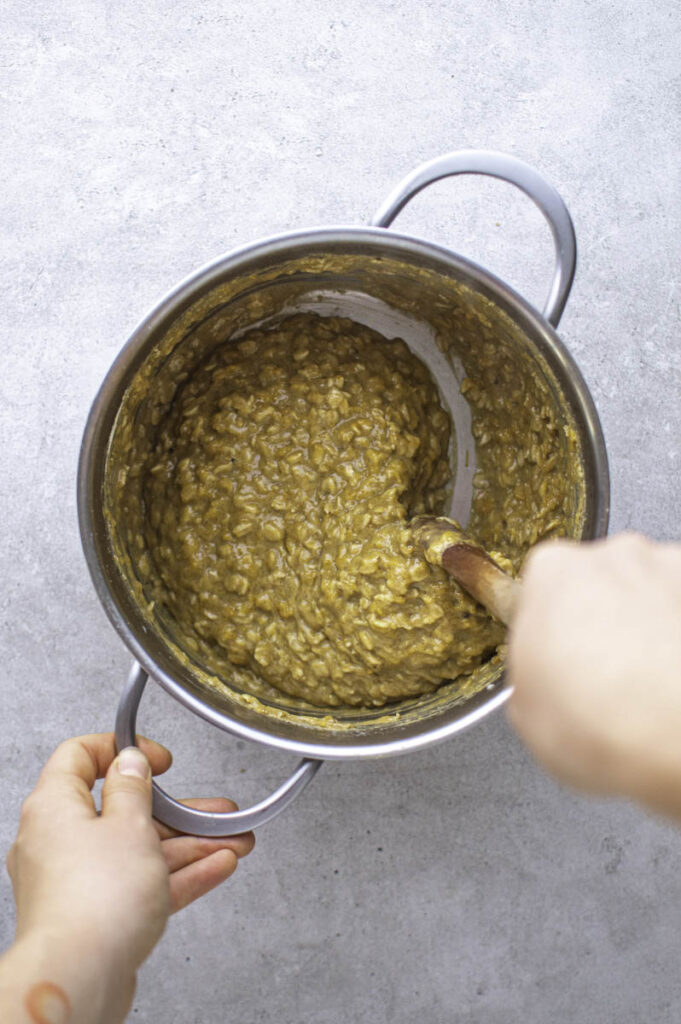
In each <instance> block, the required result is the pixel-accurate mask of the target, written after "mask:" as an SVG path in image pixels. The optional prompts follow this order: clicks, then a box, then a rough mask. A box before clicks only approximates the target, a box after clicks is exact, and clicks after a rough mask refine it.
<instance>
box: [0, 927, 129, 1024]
mask: <svg viewBox="0 0 681 1024" xmlns="http://www.w3.org/2000/svg"><path fill="white" fill-rule="evenodd" d="M88 946H89V948H88ZM95 950H96V946H95V945H93V944H92V943H89V944H88V943H87V942H85V941H79V940H76V939H75V938H74V937H73V936H68V935H50V934H40V933H31V934H30V935H26V936H23V937H22V938H19V939H17V940H16V941H15V943H14V944H13V945H12V946H11V947H10V949H8V950H7V951H6V953H5V954H4V955H3V956H2V958H0V1020H2V1021H3V1022H4V1024H119V1022H122V1021H123V1020H124V1019H125V1016H126V1014H127V1012H128V1010H129V1008H130V1003H131V1001H132V997H133V993H134V988H135V980H134V976H131V975H130V974H126V973H125V972H123V971H117V970H116V967H115V965H114V964H113V963H112V962H111V960H110V959H109V960H107V958H106V957H105V956H102V955H97V953H96V952H95Z"/></svg>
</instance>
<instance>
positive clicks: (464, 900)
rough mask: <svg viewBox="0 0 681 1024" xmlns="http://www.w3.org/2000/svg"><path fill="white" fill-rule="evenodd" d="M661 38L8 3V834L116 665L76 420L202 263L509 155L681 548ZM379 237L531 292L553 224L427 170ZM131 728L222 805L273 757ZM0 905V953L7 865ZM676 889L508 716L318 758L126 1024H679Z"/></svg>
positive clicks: (672, 79) (412, 19) (252, 11)
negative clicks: (526, 742) (94, 572)
mask: <svg viewBox="0 0 681 1024" xmlns="http://www.w3.org/2000/svg"><path fill="white" fill-rule="evenodd" d="M680 42H681V9H680V8H679V5H678V2H677V0H631V2H629V3H627V2H590V0H572V2H569V3H558V2H553V0H478V2H475V3H474V2H469V3H455V2H453V0H439V2H436V0H420V2H416V0H414V2H409V0H393V2H388V0H368V2H367V3H360V2H359V0H336V2H334V3H330V2H327V0H320V2H317V3H314V4H313V3H298V4H291V5H290V6H286V5H285V4H275V3H274V2H270V3H268V2H263V0H250V2H249V3H248V4H246V3H241V4H239V3H232V4H228V3H222V2H218V0H194V2H193V3H190V4H188V5H187V4H182V3H178V2H177V0H167V2H161V0H157V2H150V0H135V2H132V0H116V2H115V3H109V4H105V3H104V2H102V0H92V2H86V0H81V2H73V0H71V2H62V3H57V4H55V3H53V2H49V3H48V2H46V0H33V2H28V0H26V2H23V3H22V2H20V0H6V3H5V6H4V15H3V31H2V40H1V42H0V46H1V48H2V54H1V57H0V66H1V70H0V88H1V91H2V101H3V107H2V109H3V146H2V150H1V154H0V159H1V161H2V167H1V169H2V187H1V189H0V192H1V195H2V197H1V199H0V202H2V205H3V214H2V232H3V240H2V246H1V247H0V260H1V261H2V271H1V273H2V282H3V302H2V320H3V339H2V364H1V371H0V389H1V393H2V405H1V408H0V416H1V418H2V444H1V445H0V470H1V486H2V522H3V530H2V554H3V575H2V579H3V586H2V593H1V600H2V608H3V611H2V630H3V662H4V664H3V671H2V716H3V726H4V728H3V732H4V734H5V740H4V741H3V743H2V749H1V751H0V761H1V773H2V774H1V778H2V791H3V800H2V807H1V818H2V820H1V823H0V828H1V840H2V846H3V847H4V848H6V847H7V845H8V844H9V842H10V839H11V836H12V835H13V831H14V827H15V822H16V818H17V813H18V809H19V805H20V801H21V798H22V796H23V794H25V792H26V791H27V790H28V788H29V787H30V785H31V783H32V781H33V780H34V778H35V776H36V773H37V771H38V768H39V765H40V764H41V763H42V761H43V759H44V758H45V757H46V755H47V754H48V753H49V751H50V750H51V749H52V747H53V746H54V745H55V744H56V743H57V742H58V741H59V740H60V739H61V738H63V737H64V736H66V735H70V734H74V733H78V732H83V731H90V730H93V729H107V728H109V727H110V726H111V724H112V720H113V714H114V708H115V705H116V700H117V695H118V693H119V691H120V688H121V685H122V682H123V679H124V676H125V673H126V671H127V666H128V661H129V659H128V655H127V654H126V651H125V650H124V649H123V647H122V645H121V643H120V642H119V641H118V639H117V638H116V637H115V635H114V633H113V630H112V629H111V628H110V626H109V624H108V622H107V621H106V619H105V617H104V614H103V612H102V611H101V610H100V608H99V606H98V604H97V601H96V599H95V596H94V592H93V589H92V587H91V584H90V581H89V578H88V575H87V572H86V568H85V565H84V561H83V558H82V555H81V551H80V544H79V540H78V534H77V528H76V519H75V508H74V485H75V468H76V459H77V453H78V445H79V440H80V434H81V431H82V428H83V424H84V420H85V417H86V414H87V410H88V406H89V403H90V401H91V400H92V398H93V395H94V393H95V390H96V388H97V386H98V384H99V382H100V380H101V378H102V377H103V375H104V373H105V371H106V370H107V368H108V366H109V364H110V363H111V361H112V359H113V357H114V356H115V354H116V353H117V351H118V349H119V348H120V346H121V345H122V343H123V342H124V340H125V338H126V337H127V335H128V334H129V333H130V331H131V330H132V329H133V328H134V326H135V325H136V323H137V322H138V321H139V320H140V319H141V317H142V315H143V314H144V313H145V312H146V311H147V310H148V309H149V308H150V307H151V306H152V305H153V304H154V303H155V302H156V301H157V300H158V299H159V297H160V296H161V295H162V294H163V293H164V292H165V291H166V290H167V289H168V288H170V287H171V286H172V285H173V284H174V283H175V282H177V281H178V280H179V279H180V278H182V277H183V276H185V275H186V274H187V273H189V272H190V271H192V270H193V269H194V268H196V267H197V266H198V265H200V264H201V263H203V262H205V261H207V260H209V259H211V258H213V257H215V256H216V255H218V254H220V253H221V252H223V251H225V250H226V249H229V248H231V247H233V246H235V245H238V244H241V243H245V242H248V241H250V240H253V239H256V238H258V237H261V236H264V235H267V234H271V233H274V232H278V231H283V230H286V229H289V228H295V227H304V226H311V225H316V224H321V223H334V222H335V223H338V222H344V223H348V222H353V223H363V222H366V221H367V219H368V218H369V216H370V215H371V213H372V211H373V210H374V209H375V208H376V207H377V205H378V204H379V202H380V201H381V200H382V198H383V196H384V194H385V193H386V192H387V190H388V189H390V188H391V187H392V186H393V185H394V184H395V183H396V181H397V180H399V179H400V178H401V177H402V176H403V175H404V174H405V173H406V172H407V171H409V170H410V169H411V168H412V167H413V166H414V165H416V164H418V163H420V162H422V161H423V160H425V159H427V158H429V157H432V156H436V155H438V154H440V153H442V152H446V151H448V150H452V149H456V148H463V147H471V146H478V147H487V148H496V149H501V150H505V151H508V152H512V153H515V154H516V155H517V156H519V157H521V158H523V159H525V160H527V161H529V162H530V163H532V164H534V165H535V166H537V167H538V168H539V169H540V170H541V171H543V172H544V173H545V174H546V176H547V177H548V178H549V179H550V180H551V181H553V183H554V184H555V185H556V186H557V187H558V188H559V190H560V191H561V192H562V194H563V195H564V197H565V199H566V201H567V203H568V206H569V207H570V209H571V211H572V213H573V216H574V220H575V224H576V228H577V234H578V239H579V246H580V266H579V271H578V277H577V281H576V284H575V288H574V291H573V294H572V298H571V300H570V303H569V305H568V309H567V311H566V314H565V317H564V320H563V323H562V325H561V334H562V336H563V338H564V340H565V341H566V343H567V344H568V346H569V347H570V349H571V350H572V352H573V353H574V355H575V356H576V357H577V359H578V362H579V363H580V365H581V367H582V370H583V372H584V374H585V376H586V379H587V381H588V382H589V384H590V386H591V388H592V391H593V394H594V396H595V398H596V401H597V404H598V407H599V410H600V412H601V416H602V420H603V425H604V429H605V432H606V436H607V441H608V445H609V451H610V456H611V461H612V473H613V498H614V506H613V519H612V525H613V528H616V529H620V528H624V527H637V528H641V529H644V530H646V531H648V532H650V533H652V534H653V535H654V536H657V537H660V538H674V537H676V538H677V539H678V537H679V526H678V508H679V505H680V503H681V482H680V480H679V462H680V461H681V460H680V457H679V437H680V434H681V413H680V409H679V393H680V391H679V385H680V383H681V355H680V353H681V344H680V339H679V257H680V256H681V253H680V251H679V249H680V244H679V239H680V238H681V205H680V201H679V195H680V190H679V186H680V184H681V183H680V181H679V153H680V147H679V141H680V127H679V126H680V125H681V116H680V115H681V103H680V96H679V89H680V82H681V78H680V75H681V66H680V62H679V52H680ZM400 228H402V229H404V230H407V231H412V232H414V233H418V234H422V235H424V236H426V237H428V238H431V239H433V240H436V241H438V242H442V243H447V244H450V245H452V246H453V247H455V248H456V249H458V250H460V251H461V252H463V253H464V254H466V255H469V256H472V257H473V258H475V259H478V260H479V261H480V262H482V263H484V264H485V265H487V266H489V267H491V268H492V269H493V270H495V271H496V272H497V273H499V274H500V275H501V276H503V277H505V278H506V279H508V280H509V281H510V282H511V283H512V284H513V285H514V286H515V287H517V288H518V289H519V290H520V291H521V292H522V293H523V294H525V295H526V296H527V297H528V298H529V299H530V300H531V301H533V302H535V303H537V304H541V302H542V299H543V295H544V292H545V290H546V288H547V285H548V280H549V277H550V266H551V263H552V253H551V245H550V241H549V236H548V232H547V231H546V228H545V227H544V225H543V222H542V221H541V218H540V216H539V214H538V213H537V212H536V211H535V210H534V208H530V206H529V204H528V202H527V201H526V200H524V199H523V197H521V196H520V195H519V194H517V193H516V192H515V191H514V190H512V189H511V188H510V187H508V186H504V185H502V184H500V183H498V182H485V181H482V180H479V179H474V180H464V179H458V180H457V181H449V182H444V183H441V184H439V185H437V186H436V187H434V188H433V189H432V190H431V191H430V192H429V193H428V194H427V195H422V196H420V197H419V198H418V200H416V201H415V202H414V204H413V205H412V206H411V207H410V208H409V209H408V210H407V211H406V212H405V213H404V215H403V216H402V218H401V220H400ZM142 717H143V721H142V725H143V727H144V728H145V729H146V731H148V732H149V733H151V734H152V735H155V736H157V737H158V738H159V739H161V740H163V741H165V742H167V743H169V745H171V746H172V748H173V749H174V751H175V753H176V757H177V760H176V764H177V767H176V768H174V769H173V770H172V773H171V774H172V780H173V784H174V788H175V790H176V791H178V792H184V793H198V794H207V793H212V792H224V791H225V790H226V791H227V792H229V793H232V794H233V795H234V796H235V797H236V798H237V799H238V800H240V801H241V802H242V804H246V802H248V801H249V800H253V799H255V798H257V797H258V796H260V795H263V794H264V793H265V792H266V791H267V790H268V789H269V788H270V787H272V786H274V785H276V784H277V782H278V781H279V780H280V779H281V778H282V777H283V776H284V774H285V773H286V772H287V770H288V769H289V767H290V766H291V764H292V761H291V759H290V758H288V757H285V756H283V755H281V754H277V753H274V752H271V751H268V750H265V749H255V748H254V749H252V748H251V747H250V746H245V745H243V744H241V743H235V741H233V740H230V739H229V738H228V737H227V736H225V735H223V734H220V733H218V732H217V730H214V729H211V728H210V727H209V726H207V725H204V724H202V723H199V722H198V721H195V720H193V719H192V717H191V716H190V715H189V714H188V713H187V712H185V711H183V710H182V709H181V708H180V707H179V706H176V705H175V703H174V702H173V701H171V699H170V698H168V697H166V696H165V695H164V694H161V693H160V692H157V693H155V694H153V695H150V696H149V697H148V698H146V700H145V704H144V708H143V716H142ZM199 752H200V753H199ZM0 899H2V902H3V908H4V913H3V915H2V920H1V922H0V937H1V938H2V939H3V940H6V941H8V940H9V938H10V936H11V934H12V927H13V922H12V911H11V897H10V891H9V885H8V883H7V881H6V880H5V879H4V878H3V879H2V880H1V881H0ZM680 905H681V835H680V834H679V832H677V831H675V830H673V829H671V828H669V827H667V826H664V825H660V824H658V823H656V822H654V821H652V820H650V819H649V818H647V817H645V816H644V815H643V814H642V813H640V812H639V811H637V810H635V809H634V808H631V807H628V806H623V805H615V804H612V803H604V802H598V801H593V800H586V799H582V798H580V797H576V796H573V795H572V794H570V793H567V792H565V791H563V790H561V789H559V788H558V787H557V786H556V785H555V784H554V783H553V782H551V781H550V780H549V779H547V778H546V777H545V776H544V775H542V773H541V772H540V771H539V769H538V768H537V767H535V765H534V764H533V763H532V761H531V760H530V758H529V757H528V755H527V754H526V753H525V752H524V751H523V749H522V748H521V747H520V745H519V744H518V742H517V741H516V740H515V738H514V736H513V735H512V734H511V732H510V731H509V729H508V728H507V726H506V724H505V720H504V717H503V715H501V714H499V715H497V716H496V717H494V718H493V719H490V720H488V721H486V722H485V723H484V724H483V725H481V726H480V727H478V728H477V729H475V730H473V731H471V732H470V733H467V734H465V735H463V736H461V738H459V739H456V740H454V741H450V742H449V743H448V744H445V745H443V746H440V747H439V748H436V749H434V750H430V751H427V752H424V753H420V754H416V755H412V756H410V757H407V758H403V759H401V760H400V759H398V760H392V761H383V762H374V763H371V764H344V765H335V766H327V767H326V768H325V769H324V770H323V771H322V773H321V775H320V776H319V777H318V780H317V781H316V782H315V784H314V785H313V786H312V787H311V788H310V789H309V790H308V791H307V792H306V793H305V795H304V796H303V797H302V798H301V799H300V801H299V803H298V804H297V805H295V806H294V808H292V809H291V810H290V812H289V813H287V814H285V815H284V816H282V817H281V818H279V819H278V820H277V821H276V822H274V823H272V824H271V825H269V826H268V827H267V828H265V829H264V830H262V832H261V833H260V835H259V841H258V846H257V849H256V851H255V853H254V854H253V855H252V857H251V858H250V859H249V860H248V861H247V862H245V863H244V864H243V865H242V866H241V868H240V869H239V871H238V872H237V875H236V876H235V878H234V879H233V880H232V881H231V882H230V883H229V884H228V885H227V886H225V887H224V889H223V890H221V891H219V892H217V893H214V894H212V895H211V896H210V897H208V898H207V899H206V900H204V901H203V902H202V903H200V904H198V905H196V906H194V907H192V908H191V909H189V910H187V911H185V912H184V913H183V914H182V915H180V916H179V917H178V918H177V919H175V920H173V922H172V923H171V925H170V927H169V929H168V932H167V934H166V937H165V939H164V941H163V943H162V944H161V946H160V947H159V948H158V949H157V951H156V952H155V953H154V955H153V956H152V958H151V960H150V962H149V964H148V965H147V967H146V968H145V969H144V970H143V972H142V975H141V980H140V987H139V992H138V995H137V998H136V1000H135V1005H134V1010H133V1012H132V1013H131V1017H130V1019H131V1020H132V1021H137V1022H140V1024H141V1022H143V1021H144V1022H161V1021H163V1022H164V1024H166V1022H167V1024H175V1022H177V1024H191V1022H201V1024H211V1022H213V1021H216V1022H217V1021H223V1020H235V1021H236V1020H238V1021H241V1022H243V1024H256V1022H262V1024H265V1022H270V1021H271V1022H275V1021H276V1022H277V1024H341V1022H345V1021H356V1022H367V1024H369V1022H371V1024H380V1022H383V1021H390V1022H396V1024H406V1022H411V1021H412V1020H413V1019H414V1018H415V1017H417V1018H419V1019H421V1020H423V1021H425V1022H428V1024H439V1022H456V1024H478V1022H480V1024H486V1022H490V1024H521V1022H522V1024H545V1022H546V1021H548V1020H550V1021H555V1022H559V1024H562V1022H572V1021H578V1022H584V1024H591V1022H593V1024H638V1022H645V1024H662V1022H672V1021H678V1020H679V1019H681V974H680V972H679V956H680V954H681V924H680V921H681V913H680Z"/></svg>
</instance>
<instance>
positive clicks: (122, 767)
mask: <svg viewBox="0 0 681 1024" xmlns="http://www.w3.org/2000/svg"><path fill="white" fill-rule="evenodd" d="M140 813H142V814H143V815H145V817H151V767H150V765H149V762H148V761H147V759H146V757H145V756H144V754H143V753H142V751H141V750H139V749H138V748H137V747H126V748H125V749H124V750H121V752H120V754H119V755H118V757H117V758H115V760H114V761H113V763H112V764H111V766H110V767H109V770H108V772H107V773H106V778H105V779H104V785H103V787H102V817H112V816H113V815H123V816H126V817H127V816H129V815H131V814H132V815H134V814H140Z"/></svg>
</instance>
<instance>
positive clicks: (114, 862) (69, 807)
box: [0, 733, 253, 1024]
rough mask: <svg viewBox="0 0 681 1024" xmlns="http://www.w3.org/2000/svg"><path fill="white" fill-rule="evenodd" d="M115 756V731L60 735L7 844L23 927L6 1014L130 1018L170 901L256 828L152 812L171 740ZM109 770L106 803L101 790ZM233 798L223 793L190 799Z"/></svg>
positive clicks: (181, 903) (207, 878)
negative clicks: (141, 971)
mask: <svg viewBox="0 0 681 1024" xmlns="http://www.w3.org/2000/svg"><path fill="white" fill-rule="evenodd" d="M138 739H139V743H140V745H141V747H142V751H140V750H134V749H127V750H123V751H122V752H121V753H120V755H118V756H117V757H116V751H115V746H114V737H113V736H112V735H111V734H110V733H107V734H98V735H92V736H81V737H78V738H76V739H73V740H67V741H65V742H64V743H62V744H60V746H59V747H58V748H57V750H56V751H55V752H54V754H53V755H52V757H51V758H50V759H49V761H48V762H47V764H46V765H45V767H44V768H43V771H42V772H41V775H40V778H39V780H38V783H37V785H36V787H35V789H34V790H33V792H32V793H30V794H29V795H28V797H27V798H26V800H25V801H24V803H23V806H22V810H21V818H20V822H19V830H18V833H17V837H16V840H15V842H14V844H13V845H12V847H11V848H10V850H9V853H8V856H7V867H8V870H9V874H10V877H11V879H12V885H13V889H14V897H15V902H16V909H17V933H16V938H15V941H14V944H13V945H12V946H11V947H10V948H9V949H8V950H7V951H6V952H5V953H4V954H3V955H2V956H1V957H0V1021H1V1022H2V1024H25V1022H26V1024H119V1022H120V1024H122V1022H123V1020H124V1019H125V1016H126V1013H127V1012H128V1010H129V1007H130V1003H131V1001H132V997H133V994H134V989H135V976H136V972H137V970H138V968H139V966H140V965H141V964H142V963H143V961H144V960H145V959H146V957H147V956H148V955H149V953H150V952H151V950H152V949H153V947H154V945H155V944H156V942H157V941H158V940H159V938H160V937H161V935H162V933H163V930H164V928H165V924H166V921H167V918H168V914H169V913H173V912H175V911H177V910H180V909H181V908H182V907H185V906H187V904H188V903H191V902H192V901H193V900H195V899H198V898H199V897H200V896H202V895H203V894H204V893H206V892H208V891H209V890H210V889H212V888H214V886H216V885H219V884H220V882H222V881H224V880H225V879H226V878H228V877H229V876H230V875H231V874H232V873H233V871H234V870H235V868H236V866H237V862H238V858H239V857H243V856H245V855H246V854H247V853H248V852H249V851H250V850H251V849H252V847H253V836H252V835H251V834H246V835H242V836H234V837H231V838H230V837H226V838H224V839H198V838H197V837H195V836H182V835H179V834H178V833H176V832H174V831H173V830H172V829H169V828H167V827H166V826H164V825H161V824H160V823H159V822H154V821H153V819H152V817H151V775H152V773H160V772H163V771H165V770H166V769H167V768H168V767H169V765H170V761H171V757H170V753H169V751H167V750H165V748H163V747H160V746H159V745H158V744H155V743H152V742H151V741H149V740H145V739H144V738H141V737H140V738H138ZM97 778H104V785H103V788H102V794H101V812H100V813H99V814H98V813H97V809H96V807H95V803H94V800H93V798H92V792H91V790H92V787H93V785H94V783H95V780H96V779H97ZM191 803H192V804H193V805H194V806H198V807H201V808H203V809H204V810H211V811H225V810H234V809H235V805H234V804H233V803H232V802H231V801H228V800H225V799H223V798H208V799H203V800H195V801H191Z"/></svg>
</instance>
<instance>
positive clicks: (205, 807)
mask: <svg viewBox="0 0 681 1024" xmlns="http://www.w3.org/2000/svg"><path fill="white" fill-rule="evenodd" d="M180 803H181V804H184V805H185V807H195V808H196V809H197V810H199V811H210V812H211V813H212V814H224V813H225V812H227V811H238V810H239V808H238V806H237V805H236V804H235V803H234V801H233V800H228V799H227V797H224V796H203V797H201V796H198V797H193V798H192V799H190V800H180ZM154 825H155V826H156V831H157V832H158V834H159V836H160V838H161V839H173V838H174V837H175V836H181V835H184V833H183V832H178V831H177V829H174V828H170V826H168V825H164V824H163V823H162V822H160V821H155V822H154Z"/></svg>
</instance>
